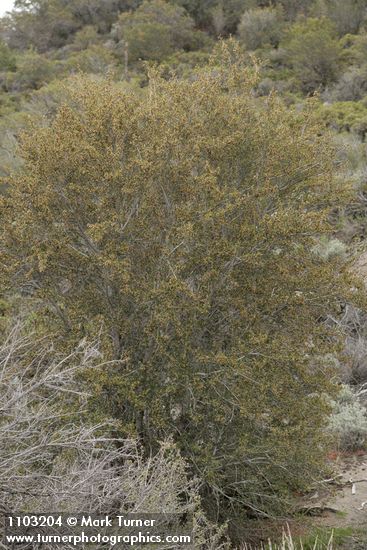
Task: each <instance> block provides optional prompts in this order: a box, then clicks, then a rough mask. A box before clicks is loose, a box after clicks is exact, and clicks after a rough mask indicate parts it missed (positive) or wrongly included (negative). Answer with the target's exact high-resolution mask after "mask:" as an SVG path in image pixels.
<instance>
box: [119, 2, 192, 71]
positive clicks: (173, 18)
mask: <svg viewBox="0 0 367 550" xmlns="http://www.w3.org/2000/svg"><path fill="white" fill-rule="evenodd" d="M112 35H113V37H114V38H115V39H116V40H117V41H118V43H119V45H120V46H121V47H122V48H125V47H126V44H127V45H128V49H129V57H130V59H131V60H133V61H134V60H135V61H136V60H137V59H139V58H141V59H145V60H151V59H152V60H156V61H161V60H162V59H164V58H165V57H168V56H169V55H171V54H172V53H173V52H174V51H175V50H181V49H195V48H197V47H198V46H199V45H200V39H201V41H202V40H203V36H202V33H200V32H199V31H196V32H195V31H194V21H193V20H192V19H191V17H190V16H189V15H188V13H187V12H186V11H185V9H184V8H181V7H179V6H173V5H171V4H169V3H167V2H165V1H164V0H151V1H148V0H145V2H143V4H142V5H141V6H140V7H139V8H138V9H137V10H136V11H134V12H130V13H122V14H121V15H120V17H119V20H118V22H117V23H116V24H115V25H114V27H113V31H112Z"/></svg>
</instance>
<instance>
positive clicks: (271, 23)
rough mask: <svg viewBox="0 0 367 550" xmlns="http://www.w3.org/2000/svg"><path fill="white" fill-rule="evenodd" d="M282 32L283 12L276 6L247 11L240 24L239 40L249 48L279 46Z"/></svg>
mask: <svg viewBox="0 0 367 550" xmlns="http://www.w3.org/2000/svg"><path fill="white" fill-rule="evenodd" d="M281 33H282V19H281V12H279V10H278V9H276V8H263V9H254V10H249V11H245V13H244V14H243V15H242V17H241V22H240V24H239V26H238V37H239V40H240V42H241V43H242V44H243V45H244V46H245V48H246V49H248V50H256V49H258V48H261V47H263V46H269V45H270V46H273V47H274V46H277V45H278V43H279V41H280V38H281Z"/></svg>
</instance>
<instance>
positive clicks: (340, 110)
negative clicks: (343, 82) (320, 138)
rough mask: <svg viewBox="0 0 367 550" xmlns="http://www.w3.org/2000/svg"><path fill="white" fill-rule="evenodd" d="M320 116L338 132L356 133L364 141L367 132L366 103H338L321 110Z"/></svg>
mask: <svg viewBox="0 0 367 550" xmlns="http://www.w3.org/2000/svg"><path fill="white" fill-rule="evenodd" d="M319 116H320V117H321V119H322V120H323V121H324V122H325V123H326V124H327V125H329V126H331V127H333V128H334V129H335V130H337V131H338V132H340V131H347V132H350V131H352V132H354V133H356V134H357V135H359V136H360V137H361V139H363V140H364V138H365V135H366V132H367V105H366V101H338V102H336V103H333V104H332V105H323V106H321V107H320V108H319Z"/></svg>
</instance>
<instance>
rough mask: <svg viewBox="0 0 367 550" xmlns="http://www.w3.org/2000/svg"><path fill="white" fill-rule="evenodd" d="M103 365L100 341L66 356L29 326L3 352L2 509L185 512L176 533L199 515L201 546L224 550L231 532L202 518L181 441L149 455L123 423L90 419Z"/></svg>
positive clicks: (11, 337) (197, 535) (0, 427)
mask: <svg viewBox="0 0 367 550" xmlns="http://www.w3.org/2000/svg"><path fill="white" fill-rule="evenodd" d="M101 361H102V357H101V355H100V353H99V351H98V347H97V346H96V344H93V345H92V344H89V345H87V344H86V343H85V342H84V343H83V342H82V343H80V345H79V346H78V347H77V348H76V349H75V350H74V351H73V352H72V353H70V354H68V355H67V356H65V355H60V354H57V353H55V349H54V346H53V343H52V341H50V340H48V339H47V338H43V339H38V338H37V337H36V336H35V335H33V334H30V335H27V334H26V333H25V331H24V329H22V327H20V326H15V327H14V328H13V329H12V330H11V331H10V333H9V334H8V335H7V337H6V338H5V340H4V342H3V343H2V344H1V345H0V412H1V421H0V439H1V447H0V506H2V508H3V509H5V510H7V511H8V512H27V511H29V510H31V511H38V510H41V511H42V510H43V511H46V510H51V511H58V512H60V513H71V512H75V511H76V510H78V511H83V512H86V513H89V514H116V513H120V514H122V515H124V514H128V513H141V512H142V510H143V511H144V513H152V514H154V513H163V514H165V513H166V514H177V516H176V518H175V521H176V522H177V523H176V525H175V524H172V519H170V518H171V517H172V516H169V520H168V521H169V529H170V530H174V529H175V528H180V529H181V531H182V529H185V518H188V522H190V519H191V518H192V517H194V535H195V541H196V543H197V544H198V546H197V547H198V548H200V549H202V550H218V549H223V550H224V549H225V548H227V547H228V545H227V543H226V537H225V529H218V528H217V527H216V526H215V525H212V524H210V522H209V521H208V520H207V518H206V517H205V515H204V514H203V512H202V510H201V508H200V501H199V500H198V497H197V491H198V484H197V481H195V480H189V479H188V476H187V464H186V462H185V461H184V460H183V459H182V457H181V456H180V454H179V453H178V451H177V449H176V448H175V447H174V446H173V445H172V443H170V442H168V441H167V442H163V443H162V444H161V446H160V448H159V450H158V452H157V453H156V454H155V456H154V457H148V458H147V457H144V456H143V453H142V449H141V448H140V447H139V445H138V443H137V442H136V441H134V440H118V439H116V436H114V435H113V434H114V432H115V430H116V426H115V423H114V422H111V421H109V422H107V421H102V420H101V419H99V421H98V420H96V422H95V424H93V423H91V422H90V420H89V421H88V418H89V419H90V416H91V415H90V414H88V407H87V403H88V399H89V395H88V393H87V392H86V389H85V387H84V385H83V376H84V374H85V372H86V371H88V370H90V369H99V368H103V363H101ZM99 363H101V364H99ZM52 547H53V546H51V547H46V548H52ZM162 548H165V546H164V545H163V546H162ZM170 548H172V546H171V545H170Z"/></svg>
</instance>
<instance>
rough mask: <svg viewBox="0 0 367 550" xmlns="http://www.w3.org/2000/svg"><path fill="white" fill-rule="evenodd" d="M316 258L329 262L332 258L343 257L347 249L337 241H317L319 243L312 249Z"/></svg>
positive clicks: (322, 239) (326, 239) (323, 239)
mask: <svg viewBox="0 0 367 550" xmlns="http://www.w3.org/2000/svg"><path fill="white" fill-rule="evenodd" d="M312 251H313V252H314V254H316V256H318V257H319V258H321V259H322V260H325V261H327V260H329V259H330V258H333V257H334V256H344V255H345V253H346V251H347V247H346V245H345V244H344V243H342V242H341V241H339V239H328V238H327V237H324V238H321V239H319V242H318V243H317V244H316V245H315V246H314V247H313V248H312Z"/></svg>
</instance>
